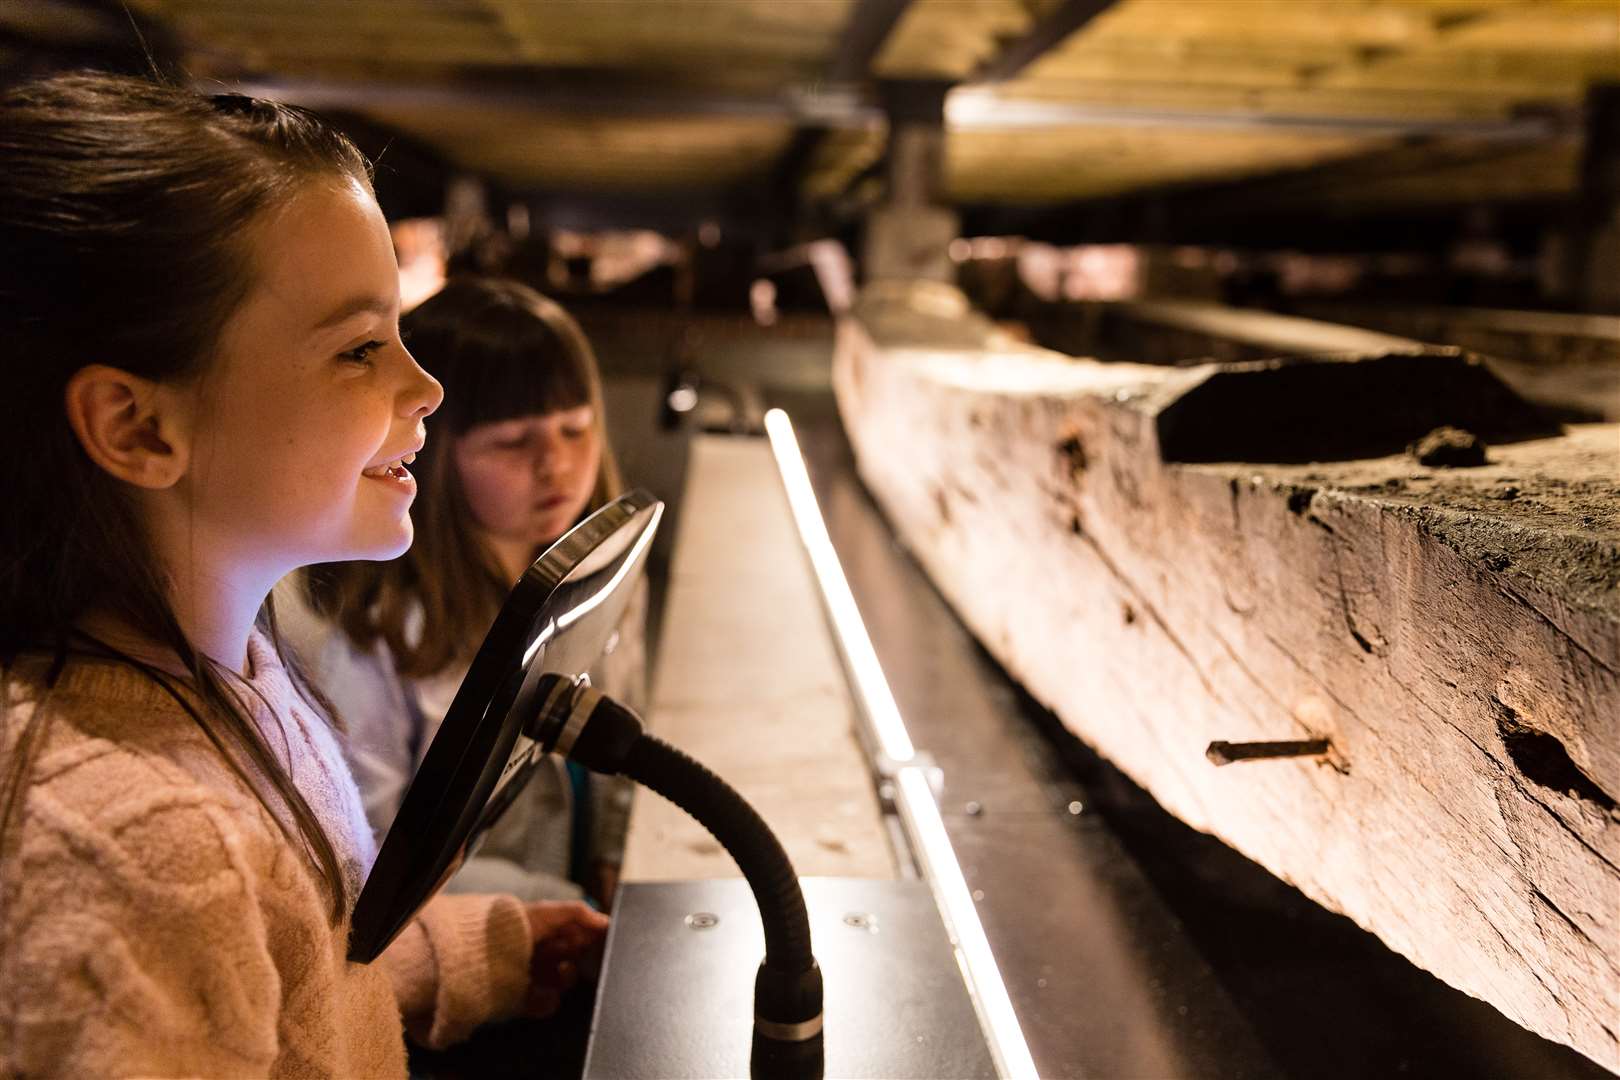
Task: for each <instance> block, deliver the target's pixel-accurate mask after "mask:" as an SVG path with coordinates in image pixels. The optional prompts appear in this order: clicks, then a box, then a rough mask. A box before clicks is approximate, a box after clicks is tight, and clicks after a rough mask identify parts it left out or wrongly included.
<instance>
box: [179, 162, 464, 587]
mask: <svg viewBox="0 0 1620 1080" xmlns="http://www.w3.org/2000/svg"><path fill="white" fill-rule="evenodd" d="M248 243H249V244H250V245H251V248H252V268H253V270H254V272H255V275H256V276H255V280H254V284H253V286H252V288H251V290H250V292H249V293H248V296H247V297H246V299H245V300H244V301H243V303H242V304H241V306H240V307H238V308H237V309H236V311H235V312H234V313H233V314H232V315H231V317H230V319H229V321H228V322H227V324H226V326H225V328H224V332H223V334H222V335H221V339H220V342H219V345H218V352H217V355H216V356H215V358H214V361H213V363H212V365H211V366H210V367H209V368H208V370H207V373H206V374H205V375H204V376H203V377H202V378H200V379H199V380H198V382H197V385H196V387H195V390H194V401H195V408H194V413H193V439H192V447H193V463H192V466H191V468H190V469H189V470H188V472H187V475H186V476H185V477H184V478H183V480H182V481H181V482H182V484H185V485H188V490H187V492H186V494H187V495H188V498H189V502H190V504H191V511H192V517H193V521H192V523H191V526H190V527H191V528H192V530H193V531H194V534H195V536H196V540H197V541H199V542H208V543H211V544H213V545H215V548H216V550H217V551H218V552H219V554H221V555H223V556H224V557H226V558H229V559H234V560H237V561H244V560H247V561H253V562H257V563H262V564H263V565H264V566H265V567H267V568H274V567H283V568H285V569H291V568H293V567H296V566H301V565H305V564H308V563H312V562H325V561H334V560H339V559H357V558H358V559H381V558H392V557H394V556H396V555H399V554H400V553H401V552H403V551H404V550H405V549H406V548H407V547H408V546H409V545H410V541H411V519H410V514H409V512H408V511H409V509H410V504H411V500H412V498H413V497H414V495H415V492H416V482H415V481H414V480H413V479H412V478H411V476H410V474H409V472H408V471H406V470H405V469H403V468H397V469H393V470H392V471H390V469H389V468H388V466H389V465H390V464H391V463H394V462H398V461H399V460H400V459H402V458H409V457H410V456H411V455H412V454H413V453H414V452H415V451H416V450H418V449H420V448H421V446H422V441H423V436H424V432H423V426H422V419H423V417H425V416H427V415H428V414H429V413H431V412H432V411H433V410H434V409H436V408H438V406H439V402H440V401H441V400H442V398H443V396H444V394H443V390H442V389H441V388H440V386H439V384H438V383H437V382H436V381H435V380H434V379H433V378H432V377H431V376H430V375H428V374H427V373H426V372H425V371H423V370H422V369H421V368H420V367H418V366H417V364H416V361H415V360H413V359H412V358H411V355H410V353H408V352H406V351H405V347H404V346H403V345H402V344H401V343H400V339H399V274H398V271H397V270H396V268H395V263H394V249H393V244H392V242H391V241H390V239H389V235H388V227H387V225H386V224H385V223H384V221H383V216H382V212H381V211H380V210H379V209H378V208H377V203H376V200H375V199H374V198H372V196H371V193H370V192H368V191H367V190H365V188H363V187H362V186H361V185H359V184H358V183H355V182H352V181H339V180H332V181H324V182H323V181H317V182H314V183H312V184H310V185H309V186H308V188H306V190H304V191H303V192H301V193H300V194H298V195H296V196H294V198H293V199H292V201H291V202H289V203H288V204H287V205H285V206H284V207H282V208H280V209H279V210H277V211H274V212H272V213H271V214H269V215H268V216H267V217H266V218H265V219H263V220H261V221H259V222H258V223H256V225H255V227H254V229H253V231H252V232H251V233H250V234H249V236H248Z"/></svg>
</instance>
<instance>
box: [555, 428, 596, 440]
mask: <svg viewBox="0 0 1620 1080" xmlns="http://www.w3.org/2000/svg"><path fill="white" fill-rule="evenodd" d="M562 433H563V435H564V437H566V438H569V439H583V438H584V437H585V436H587V435H589V434H590V433H591V429H590V428H588V427H577V428H563V429H562Z"/></svg>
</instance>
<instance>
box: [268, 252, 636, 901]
mask: <svg viewBox="0 0 1620 1080" xmlns="http://www.w3.org/2000/svg"><path fill="white" fill-rule="evenodd" d="M404 325H405V331H406V334H407V336H408V337H409V338H410V342H411V351H412V352H413V353H414V354H415V355H416V356H417V357H418V358H419V359H420V360H421V362H422V364H423V366H424V367H425V368H426V369H427V370H428V371H429V372H430V373H431V374H432V375H433V376H434V377H435V378H437V379H438V380H439V381H440V382H441V383H442V384H443V385H444V387H445V395H446V397H445V407H444V409H442V410H441V411H440V412H439V414H438V415H436V416H435V417H434V418H433V419H432V420H431V421H430V422H429V425H428V431H429V435H430V438H429V439H428V444H427V449H426V450H424V451H423V453H422V454H421V456H420V457H419V458H418V460H417V468H416V472H417V475H418V476H419V478H420V479H419V482H420V483H421V493H420V495H419V497H418V498H417V501H416V504H415V505H414V507H413V508H412V511H411V514H412V517H413V518H414V520H415V522H416V541H415V543H414V544H412V546H411V549H410V551H409V552H407V553H406V555H405V556H404V557H403V558H401V559H398V560H396V561H394V562H389V563H375V562H370V563H367V562H356V563H348V564H345V565H342V566H337V567H323V568H320V569H319V570H317V571H315V572H313V574H312V582H313V591H314V595H315V598H316V602H317V606H318V607H319V608H320V609H322V610H323V611H327V612H333V613H335V614H336V616H337V618H338V620H339V622H340V625H341V632H337V633H332V634H330V635H329V636H327V637H326V639H325V640H324V642H316V643H314V644H313V645H312V644H311V643H310V635H309V634H308V633H302V634H300V642H299V644H300V647H301V649H303V650H305V655H308V656H311V657H312V658H313V659H314V666H315V668H316V672H317V681H319V683H320V684H321V687H322V689H323V690H325V691H326V692H327V693H328V694H330V695H331V696H332V698H333V699H334V700H335V701H336V702H337V704H338V706H339V711H340V712H341V714H342V715H343V716H344V718H345V719H346V720H347V721H348V723H349V726H350V742H349V751H350V760H351V763H352V765H353V767H354V770H355V776H356V779H358V780H359V782H360V790H361V793H362V795H363V797H364V799H365V805H366V813H367V816H368V817H369V818H370V820H371V823H372V825H373V827H374V828H375V829H376V831H377V834H378V835H379V836H381V835H383V834H384V833H385V832H386V830H387V828H388V826H389V824H390V823H391V822H392V821H393V818H394V815H395V814H396V813H397V812H398V810H399V804H400V802H401V799H402V797H403V794H404V790H405V788H406V786H407V785H408V783H409V781H410V779H411V776H412V775H413V774H414V773H415V771H416V768H417V766H418V765H420V764H421V760H422V757H423V755H424V754H425V753H426V751H427V747H428V745H429V743H430V742H431V741H432V738H433V735H434V732H436V731H437V730H438V726H439V724H440V722H442V721H443V719H444V714H445V712H446V710H447V709H448V708H449V706H450V702H451V700H452V698H454V696H455V692H456V689H457V687H459V686H460V685H461V680H462V678H463V677H464V676H465V675H466V672H467V668H468V666H469V664H470V663H471V660H472V655H473V652H474V651H475V650H476V649H477V647H478V644H479V642H481V641H482V640H483V637H484V634H485V632H486V631H487V630H488V629H489V626H490V624H491V623H492V622H493V620H494V617H495V612H496V610H497V609H498V607H499V605H500V603H501V601H502V600H503V599H504V598H505V596H506V593H507V592H508V590H510V589H511V587H512V585H513V584H514V583H515V582H516V581H517V579H518V578H519V577H521V576H522V575H523V571H524V570H525V569H527V568H528V566H529V564H530V563H531V562H533V561H534V559H535V558H536V557H537V556H538V555H539V554H540V553H541V552H542V551H543V550H544V549H545V548H546V547H548V546H549V545H550V544H551V543H552V542H553V541H555V540H556V539H557V538H558V537H559V536H561V535H562V534H563V533H564V532H566V531H567V530H568V529H569V528H571V527H573V525H574V524H575V523H577V522H578V521H579V520H580V519H581V518H582V517H584V516H585V515H586V514H588V513H590V512H591V511H593V510H596V509H597V508H599V507H600V506H602V505H603V504H604V503H606V502H607V501H609V500H610V499H612V498H613V497H614V496H616V495H617V494H618V493H619V488H620V483H619V474H618V468H617V466H616V464H615V462H614V459H613V454H612V451H611V449H610V448H609V446H608V441H607V434H606V431H605V429H604V425H603V416H602V394H601V384H600V379H599V376H598V374H597V370H596V361H595V358H594V356H593V355H592V353H591V348H590V345H589V343H588V342H587V341H586V338H585V335H584V333H583V332H582V331H581V330H580V328H579V325H578V324H577V323H576V322H575V321H574V320H573V319H572V318H570V317H569V316H568V314H567V313H566V312H564V311H563V309H562V308H560V307H558V306H557V305H556V304H555V303H553V302H552V301H550V300H548V299H546V298H544V297H542V296H541V295H539V294H538V293H536V292H535V291H533V290H532V289H529V288H528V287H526V286H523V285H520V284H518V283H516V282H512V281H499V280H493V279H480V278H468V279H457V280H452V281H451V282H450V284H448V285H447V286H446V287H445V288H444V289H443V290H442V291H441V292H439V293H438V294H436V295H435V296H433V297H431V298H430V299H428V300H427V301H426V302H424V303H423V304H422V305H421V306H420V307H419V308H417V309H416V310H415V311H413V312H411V313H410V314H409V315H408V316H407V317H406V319H405V324H404ZM645 619H646V606H645V602H644V599H643V597H642V595H641V594H640V593H638V594H637V596H636V597H635V598H634V599H633V602H632V603H631V605H630V607H629V609H628V610H627V612H626V614H625V617H624V620H623V621H622V622H621V624H620V626H619V629H618V632H617V634H616V635H615V638H614V639H613V640H612V641H611V643H610V649H609V651H608V653H607V655H606V656H604V657H603V659H602V661H601V663H600V664H599V665H598V666H597V667H596V668H595V669H594V670H593V671H592V672H591V675H592V681H593V683H594V685H595V686H596V687H597V688H598V689H600V690H602V691H603V692H604V693H607V694H609V695H611V696H613V697H616V698H618V699H619V700H620V701H623V702H625V703H626V704H628V705H630V706H631V707H632V708H636V709H639V708H640V707H641V706H642V704H643V701H642V698H643V697H644V692H643V683H644V674H643V663H644V656H645V645H644V630H643V624H644V622H645ZM629 800H630V793H629V786H628V783H627V782H626V781H624V780H622V779H613V778H606V777H587V776H586V775H585V774H584V772H583V771H582V770H577V769H574V770H573V771H570V767H569V766H567V765H566V764H565V763H564V762H563V761H562V760H561V759H558V758H552V759H548V760H547V761H545V762H544V763H543V764H542V765H541V767H540V769H539V770H538V771H537V772H536V773H535V774H534V775H533V777H532V778H531V779H530V781H529V783H528V786H527V787H526V788H525V789H524V791H523V793H522V795H521V796H520V797H519V800H518V802H517V803H516V804H515V805H514V806H513V807H512V808H511V809H509V810H508V811H507V813H506V815H505V816H504V817H503V818H502V819H501V820H500V822H499V823H498V824H497V825H496V826H495V827H494V828H493V829H492V830H491V831H490V833H489V834H488V836H487V837H486V839H485V841H484V845H483V847H482V848H481V849H480V850H479V852H478V854H477V855H475V856H474V857H472V858H471V859H469V860H468V861H467V862H466V864H465V865H464V866H463V868H462V869H461V871H460V873H459V874H458V875H457V877H456V878H455V879H453V880H452V881H451V883H450V885H449V886H448V887H449V889H450V890H451V891H473V892H482V891H490V890H497V891H501V892H511V893H514V894H516V895H518V896H521V897H523V898H525V899H530V900H538V899H546V898H551V899H565V898H577V897H579V896H580V895H581V894H582V889H583V890H584V893H585V894H586V895H589V896H590V897H591V898H592V899H594V900H595V901H596V902H598V903H600V904H603V905H604V906H605V905H606V904H607V903H608V902H609V901H610V900H611V897H612V891H613V886H614V883H615V882H616V880H617V877H618V866H619V863H620V861H621V856H622V851H623V840H624V828H625V819H626V815H627V814H628V809H629Z"/></svg>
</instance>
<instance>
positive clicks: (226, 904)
mask: <svg viewBox="0 0 1620 1080" xmlns="http://www.w3.org/2000/svg"><path fill="white" fill-rule="evenodd" d="M249 663H250V669H251V671H252V675H251V678H250V679H249V680H247V681H246V683H245V684H244V688H243V689H244V694H243V696H244V699H245V700H246V702H247V703H248V705H249V708H250V710H251V712H252V715H253V717H254V720H255V721H256V722H257V723H258V724H259V728H260V730H261V731H262V732H263V733H264V735H265V738H266V740H267V741H268V743H269V746H270V747H271V750H272V752H274V753H275V754H277V756H278V757H279V758H280V760H281V762H282V764H283V765H284V766H285V767H286V768H287V769H288V771H289V773H290V775H291V776H292V778H293V782H294V783H295V784H297V786H298V789H299V791H300V792H301V793H302V794H303V796H304V798H305V800H306V801H307V802H308V803H309V804H310V807H311V809H312V810H313V811H314V812H315V814H316V816H317V818H319V819H320V821H321V822H322V824H323V825H324V826H325V828H326V830H327V833H328V835H329V836H330V837H331V838H332V841H333V843H334V844H335V846H336V848H337V851H338V855H339V859H340V861H341V863H342V865H343V869H344V874H345V876H346V878H347V879H348V882H349V888H350V897H351V900H352V898H353V896H354V895H355V893H356V892H357V891H358V888H359V883H360V881H361V880H363V877H364V874H365V871H366V870H367V869H368V868H369V866H370V863H371V860H372V858H373V857H374V856H375V849H374V846H373V841H372V839H371V832H370V829H369V828H368V827H367V825H366V820H365V815H364V812H363V811H362V809H361V805H360V798H359V794H358V793H357V792H356V790H355V787H354V781H353V780H352V779H351V778H350V776H349V773H348V771H347V768H346V767H345V766H344V764H343V759H342V756H341V755H340V753H339V751H338V747H337V744H336V741H335V739H334V737H333V736H332V733H331V732H330V730H329V729H328V728H327V725H326V724H325V723H324V721H323V720H321V719H320V718H319V717H318V716H316V715H315V714H314V712H313V711H312V710H311V709H310V708H308V707H307V705H306V704H305V703H304V702H303V700H302V698H301V697H300V696H299V695H298V694H297V692H296V691H295V690H294V688H293V686H292V684H291V682H290V680H289V679H288V676H287V673H286V672H285V670H284V669H283V668H282V666H281V664H280V663H279V662H278V661H277V659H276V657H275V654H274V650H273V649H272V648H271V647H270V646H269V644H268V642H267V641H265V640H264V639H263V638H261V637H258V636H255V637H254V638H253V640H252V641H250V643H249ZM44 672H45V665H44V664H43V663H42V662H40V661H37V660H32V659H28V658H24V659H20V660H19V661H18V662H17V663H16V664H14V665H12V666H11V667H9V668H0V770H4V772H0V776H5V775H8V774H9V769H10V766H11V764H12V762H13V761H14V760H15V754H16V752H17V749H18V739H19V737H20V735H21V733H22V731H23V730H24V727H25V725H26V724H27V722H28V720H29V719H30V717H32V716H33V715H34V714H35V712H36V711H41V712H43V714H44V717H45V719H46V725H45V727H44V728H43V732H44V734H43V742H42V743H41V744H40V752H39V754H38V756H37V757H36V758H35V761H34V766H33V768H32V770H31V771H30V773H29V776H28V779H27V782H26V785H25V787H24V788H23V790H22V800H23V801H22V806H21V813H20V815H19V817H18V819H16V820H14V822H13V825H12V828H11V830H10V832H8V833H7V834H6V836H5V838H4V843H5V846H4V849H3V853H0V1076H8V1077H9V1076H27V1077H29V1078H34V1077H46V1076H207V1077H226V1076H230V1077H235V1076H278V1077H279V1076H287V1077H294V1076H298V1077H303V1076H311V1077H317V1076H318V1077H403V1076H404V1075H405V1049H404V1041H403V1039H402V1037H401V1034H402V1020H401V1013H402V1011H403V1013H404V1015H405V1017H406V1019H407V1021H408V1023H409V1026H410V1028H411V1032H412V1035H413V1037H415V1038H417V1039H419V1041H422V1042H425V1043H427V1044H428V1045H432V1046H442V1045H446V1044H448V1043H452V1042H455V1041H457V1040H458V1039H460V1038H463V1037H465V1036H466V1035H467V1034H468V1033H469V1032H470V1031H471V1030H472V1029H473V1028H474V1027H475V1026H476V1025H478V1024H479V1023H481V1022H483V1021H485V1020H490V1019H496V1018H499V1017H502V1016H507V1015H512V1014H513V1013H515V1012H516V1010H517V1008H518V1006H519V1005H520V1003H521V1001H522V999H523V995H524V992H525V990H526V988H527V984H528V966H529V952H530V944H529V933H528V926H527V919H526V916H525V913H524V909H523V906H522V905H521V904H520V903H519V902H518V901H516V900H515V899H513V898H511V897H492V896H465V895H463V896H446V897H441V898H439V899H436V900H435V901H433V902H432V903H431V904H429V905H428V906H427V908H425V909H424V911H423V913H422V914H421V915H420V916H419V917H418V918H417V919H416V920H415V921H414V922H413V923H412V924H411V925H410V926H409V927H407V928H406V930H405V931H404V932H403V933H402V934H401V935H400V937H399V939H398V940H397V941H396V942H395V943H394V945H393V946H391V947H390V948H389V950H388V952H386V953H385V954H384V955H383V957H381V958H380V959H379V960H378V961H377V962H376V963H374V964H372V965H369V966H368V965H360V964H351V963H349V962H348V961H347V960H346V959H345V952H346V948H347V938H348V929H349V928H348V923H347V920H345V921H344V922H343V923H342V924H341V925H338V926H335V927H334V926H333V925H332V924H331V922H330V913H329V903H328V900H327V897H326V894H325V892H324V890H323V889H322V888H321V886H320V884H319V883H318V881H317V879H316V877H315V874H314V871H313V869H312V868H311V865H310V861H309V859H308V858H307V857H306V856H304V855H303V854H302V853H301V852H299V851H298V850H295V849H294V848H293V847H292V846H290V845H289V843H288V842H287V839H286V837H285V835H284V834H283V832H282V831H281V830H280V829H279V828H277V826H276V823H275V821H274V819H273V818H272V817H271V816H270V814H269V813H268V812H267V811H266V810H265V809H264V807H263V805H262V804H261V803H260V802H259V800H258V799H257V798H255V797H254V795H253V794H252V793H251V792H250V791H249V790H248V789H247V788H246V787H245V786H244V785H243V784H242V783H241V781H240V780H238V779H237V778H236V777H235V776H234V775H233V773H232V772H231V771H230V769H229V768H228V767H227V766H226V764H225V763H224V761H223V760H222V759H221V758H220V756H219V752H218V751H217V750H216V749H215V748H214V746H213V744H212V743H211V742H210V741H209V739H208V737H207V736H206V735H205V734H204V733H203V732H202V731H201V730H200V729H199V728H198V726H197V724H196V722H195V721H193V720H192V719H191V718H190V717H189V716H188V715H187V714H186V712H185V711H184V710H182V709H181V708H180V706H179V705H178V704H177V703H176V702H175V701H174V699H173V698H172V697H170V696H169V695H168V694H167V693H166V692H165V691H163V690H162V689H161V688H159V687H158V686H156V685H155V684H154V683H152V682H151V681H150V680H149V679H147V678H146V677H144V676H142V675H140V674H139V673H137V672H135V671H134V670H132V669H131V668H129V667H127V666H124V665H122V664H116V663H111V662H105V661H99V660H87V659H77V658H76V659H74V660H73V661H72V662H70V663H69V664H68V665H67V668H66V669H65V670H64V671H63V673H62V675H61V677H60V678H59V679H58V681H57V683H56V685H55V687H54V688H51V689H49V690H47V689H45V687H44V685H43V680H44ZM294 835H296V833H294Z"/></svg>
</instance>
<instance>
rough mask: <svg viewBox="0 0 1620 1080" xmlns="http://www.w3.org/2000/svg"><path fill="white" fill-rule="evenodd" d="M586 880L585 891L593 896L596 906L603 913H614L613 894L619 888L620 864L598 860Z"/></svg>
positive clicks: (592, 865)
mask: <svg viewBox="0 0 1620 1080" xmlns="http://www.w3.org/2000/svg"><path fill="white" fill-rule="evenodd" d="M586 880H587V882H588V884H587V885H586V887H585V891H586V892H588V893H590V894H591V899H592V900H595V901H596V905H597V906H598V907H600V908H601V909H602V910H603V911H612V910H613V894H614V893H615V892H617V891H618V888H619V864H618V863H610V862H606V861H605V860H602V859H598V860H597V861H596V862H594V863H592V864H591V873H590V876H589V877H588V878H587V879H586Z"/></svg>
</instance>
